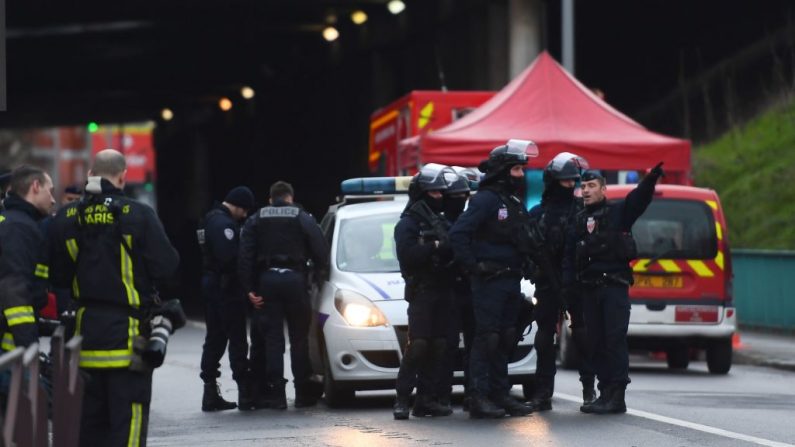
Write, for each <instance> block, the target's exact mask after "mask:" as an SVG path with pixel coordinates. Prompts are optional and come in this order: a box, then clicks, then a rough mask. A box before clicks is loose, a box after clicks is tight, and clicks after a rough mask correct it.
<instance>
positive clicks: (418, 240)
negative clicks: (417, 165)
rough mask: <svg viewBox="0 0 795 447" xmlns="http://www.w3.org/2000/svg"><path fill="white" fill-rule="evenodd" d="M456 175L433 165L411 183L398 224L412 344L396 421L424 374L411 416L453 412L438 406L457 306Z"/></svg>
mask: <svg viewBox="0 0 795 447" xmlns="http://www.w3.org/2000/svg"><path fill="white" fill-rule="evenodd" d="M457 178H458V175H457V174H456V173H455V171H453V170H452V169H450V168H449V167H447V166H442V165H437V164H429V165H426V166H424V167H423V168H422V169H421V170H420V172H419V173H418V174H417V175H415V176H414V177H413V178H412V179H411V183H410V184H409V203H408V204H407V205H406V209H405V210H404V211H403V213H402V214H401V217H400V221H399V222H398V224H397V225H396V226H395V249H396V252H397V258H398V262H399V263H400V274H401V275H402V276H403V278H404V279H405V281H406V287H405V299H406V301H408V303H409V307H408V318H409V328H408V338H409V340H408V344H407V345H406V351H405V353H404V354H403V359H402V361H401V362H400V370H399V371H398V377H397V381H396V384H395V388H396V391H397V398H396V399H395V405H394V407H393V415H394V417H395V419H408V417H409V398H410V396H411V392H412V390H413V388H414V386H415V384H417V375H418V374H420V373H421V377H420V380H421V382H422V383H421V384H419V385H421V386H418V389H417V398H416V400H415V403H414V407H413V409H412V410H411V413H412V414H413V415H414V416H415V417H423V416H448V415H450V414H452V410H451V409H450V408H449V406H447V407H443V406H441V405H440V404H439V402H438V400H437V399H438V397H439V396H436V391H437V390H438V387H439V386H440V380H441V378H442V374H444V373H443V368H444V367H445V366H449V365H448V364H447V360H446V351H447V339H446V337H448V332H449V330H448V327H449V326H450V325H451V324H452V323H453V321H452V319H451V318H450V316H449V313H450V311H451V309H452V308H453V302H452V298H453V297H452V294H451V290H450V287H451V286H452V283H453V281H452V279H453V277H452V270H451V263H452V261H453V252H452V248H451V247H450V243H449V241H448V238H447V231H448V230H449V223H448V222H447V221H446V220H445V219H444V217H443V215H442V212H443V211H444V201H443V193H444V191H446V190H447V189H448V188H449V186H450V185H451V183H452V182H453V181H455V180H456V179H457Z"/></svg>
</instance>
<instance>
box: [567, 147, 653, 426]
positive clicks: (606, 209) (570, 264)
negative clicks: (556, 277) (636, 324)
mask: <svg viewBox="0 0 795 447" xmlns="http://www.w3.org/2000/svg"><path fill="white" fill-rule="evenodd" d="M662 175H663V170H662V162H661V163H659V164H658V165H657V166H655V167H654V168H653V169H651V171H650V173H649V174H648V175H647V176H646V178H644V179H643V181H642V182H641V183H640V184H639V185H638V186H637V187H636V188H635V189H634V190H633V191H632V192H630V193H629V194H628V195H627V197H626V199H625V200H621V201H617V202H610V203H608V202H607V200H606V198H605V191H606V186H605V179H604V177H602V175H601V174H599V173H598V172H596V171H586V172H585V173H584V174H583V175H582V184H581V189H582V198H583V203H584V204H585V207H584V208H583V209H582V210H581V211H580V212H578V213H577V215H576V217H575V224H574V226H572V227H571V231H570V232H569V236H568V238H567V243H566V254H565V257H564V261H563V282H564V284H565V285H566V286H569V287H570V286H573V285H574V286H576V285H579V286H580V287H581V288H582V293H583V296H584V298H583V299H584V313H585V323H586V328H587V333H588V340H589V342H590V345H591V353H592V359H593V367H594V370H595V371H596V376H597V378H598V379H599V390H600V394H599V398H598V399H596V401H594V402H593V403H591V404H587V403H586V404H584V405H583V406H582V407H580V410H581V411H582V412H584V413H597V414H605V413H624V412H626V411H627V407H626V404H625V402H624V393H625V390H626V387H627V384H628V383H629V382H630V380H629V354H628V352H627V328H628V326H629V311H630V304H629V286H630V285H631V284H632V282H633V278H632V271H631V269H630V267H629V261H630V260H632V259H633V258H635V257H637V248H636V245H635V240H634V239H633V237H632V232H631V231H632V225H633V224H634V223H635V221H636V220H637V219H638V218H639V217H640V216H641V215H642V214H643V212H644V211H645V210H646V208H647V207H648V206H649V203H651V200H652V197H653V195H654V187H655V185H656V183H657V180H658V179H659V178H660V177H661V176H662Z"/></svg>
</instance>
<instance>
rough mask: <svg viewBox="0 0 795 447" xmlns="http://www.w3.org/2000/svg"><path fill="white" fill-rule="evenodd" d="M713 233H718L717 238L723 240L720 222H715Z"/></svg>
mask: <svg viewBox="0 0 795 447" xmlns="http://www.w3.org/2000/svg"><path fill="white" fill-rule="evenodd" d="M715 233H717V234H718V240H719V241H722V240H723V228H721V226H720V223H718V222H715Z"/></svg>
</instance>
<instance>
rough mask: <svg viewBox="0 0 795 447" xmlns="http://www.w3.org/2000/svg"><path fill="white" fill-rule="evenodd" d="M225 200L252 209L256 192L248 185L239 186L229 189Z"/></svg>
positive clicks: (245, 208)
mask: <svg viewBox="0 0 795 447" xmlns="http://www.w3.org/2000/svg"><path fill="white" fill-rule="evenodd" d="M224 202H226V203H228V204H230V205H234V206H238V207H240V208H243V209H244V210H251V209H253V208H254V193H253V192H251V190H250V189H248V187H246V186H238V187H236V188H233V189H232V190H231V191H229V193H228V194H227V195H226V197H225V198H224Z"/></svg>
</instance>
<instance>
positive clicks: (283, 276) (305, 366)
mask: <svg viewBox="0 0 795 447" xmlns="http://www.w3.org/2000/svg"><path fill="white" fill-rule="evenodd" d="M257 290H258V293H259V295H260V296H262V298H263V300H264V304H263V306H262V308H260V309H257V310H256V311H255V313H254V318H255V320H256V321H257V326H258V328H259V330H260V331H261V333H263V334H265V356H266V358H267V359H268V362H267V364H266V366H265V375H266V377H267V380H268V382H270V383H273V384H276V383H281V381H282V380H284V323H285V321H286V322H287V333H288V335H289V337H290V362H291V366H292V371H293V377H294V381H295V386H296V389H299V388H301V387H302V386H304V385H305V384H306V383H307V382H308V381H309V378H310V376H311V375H312V366H311V364H310V362H309V343H308V341H307V339H308V337H309V323H310V321H311V317H312V308H311V304H310V302H309V294H308V293H307V290H306V278H305V277H304V274H303V273H300V272H296V271H293V270H287V269H278V270H276V269H273V270H266V271H265V272H263V273H262V274H261V275H260V277H259V288H258V289H257Z"/></svg>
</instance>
